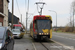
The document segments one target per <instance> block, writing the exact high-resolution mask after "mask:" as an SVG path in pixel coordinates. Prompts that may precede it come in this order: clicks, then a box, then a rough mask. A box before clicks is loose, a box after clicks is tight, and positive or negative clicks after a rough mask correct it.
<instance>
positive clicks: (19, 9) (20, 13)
mask: <svg viewBox="0 0 75 50" xmlns="http://www.w3.org/2000/svg"><path fill="white" fill-rule="evenodd" d="M16 4H17V8H18V11H19V14H21V12H20V9H19V5H18V1H17V0H16Z"/></svg>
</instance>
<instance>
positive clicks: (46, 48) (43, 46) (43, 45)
mask: <svg viewBox="0 0 75 50" xmlns="http://www.w3.org/2000/svg"><path fill="white" fill-rule="evenodd" d="M40 44H41V45H42V46H43V47H45V48H46V50H49V49H48V48H47V47H46V46H45V45H44V44H43V43H42V42H40Z"/></svg>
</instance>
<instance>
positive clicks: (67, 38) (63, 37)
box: [52, 32, 75, 48]
mask: <svg viewBox="0 0 75 50" xmlns="http://www.w3.org/2000/svg"><path fill="white" fill-rule="evenodd" d="M52 40H54V41H57V42H59V43H62V44H64V45H66V46H70V47H73V48H75V34H68V33H55V32H53V37H52Z"/></svg>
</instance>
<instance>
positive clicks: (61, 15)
mask: <svg viewBox="0 0 75 50" xmlns="http://www.w3.org/2000/svg"><path fill="white" fill-rule="evenodd" d="M9 1H10V3H9V11H10V12H12V0H9ZM27 1H28V0H17V2H16V0H14V15H16V16H17V17H19V18H21V14H22V23H23V24H24V25H25V26H26V11H27V6H28V2H27ZM36 2H44V3H46V4H45V5H44V7H43V13H42V15H50V16H51V17H52V22H53V23H52V26H56V13H57V26H66V25H67V23H69V21H70V20H69V19H70V10H71V5H72V2H73V0H29V15H28V22H27V25H28V28H29V26H30V22H31V21H32V20H33V16H34V15H39V13H38V11H39V10H40V9H39V8H38V10H37V5H36V4H35V3H36ZM17 3H18V6H17ZM18 7H19V10H18ZM49 10H52V11H49ZM53 11H55V12H56V13H55V12H53ZM20 21H21V20H20Z"/></svg>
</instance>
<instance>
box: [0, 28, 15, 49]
mask: <svg viewBox="0 0 75 50" xmlns="http://www.w3.org/2000/svg"><path fill="white" fill-rule="evenodd" d="M13 47H14V37H13V34H12V32H11V31H10V30H9V29H8V27H0V50H13Z"/></svg>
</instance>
